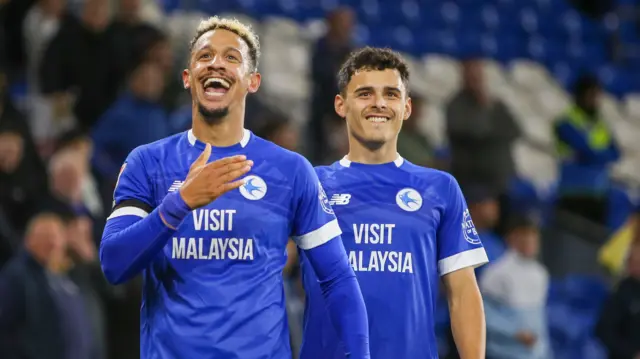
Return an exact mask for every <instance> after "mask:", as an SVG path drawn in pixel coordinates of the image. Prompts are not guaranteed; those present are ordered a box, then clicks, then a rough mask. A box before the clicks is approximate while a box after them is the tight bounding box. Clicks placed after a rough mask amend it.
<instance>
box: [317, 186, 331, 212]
mask: <svg viewBox="0 0 640 359" xmlns="http://www.w3.org/2000/svg"><path fill="white" fill-rule="evenodd" d="M318 200H319V201H320V206H322V210H323V211H325V212H326V213H328V214H333V208H331V204H330V203H329V197H327V194H326V193H325V192H324V188H322V184H321V183H320V182H318Z"/></svg>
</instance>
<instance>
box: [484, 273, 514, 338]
mask: <svg viewBox="0 0 640 359" xmlns="http://www.w3.org/2000/svg"><path fill="white" fill-rule="evenodd" d="M480 288H481V290H482V294H483V296H484V309H485V315H486V318H487V333H488V334H490V335H492V336H497V337H500V338H509V339H514V338H515V336H516V334H517V332H518V328H516V327H515V326H514V324H515V323H514V322H513V321H512V320H511V318H510V317H509V316H508V315H506V313H505V311H504V310H503V307H502V305H501V304H500V303H499V301H500V298H504V296H505V295H504V294H503V293H504V291H505V286H504V282H503V281H502V280H501V278H500V275H499V272H498V271H497V267H496V266H495V265H494V266H492V267H489V268H488V269H487V270H486V271H485V272H484V273H483V275H482V277H481V278H480Z"/></svg>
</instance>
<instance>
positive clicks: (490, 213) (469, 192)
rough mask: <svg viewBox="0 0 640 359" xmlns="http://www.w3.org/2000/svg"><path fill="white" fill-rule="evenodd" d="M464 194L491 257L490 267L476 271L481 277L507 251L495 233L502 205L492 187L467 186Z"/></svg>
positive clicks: (483, 243) (488, 255)
mask: <svg viewBox="0 0 640 359" xmlns="http://www.w3.org/2000/svg"><path fill="white" fill-rule="evenodd" d="M463 192H464V195H465V197H466V198H467V202H468V203H469V212H470V214H471V218H473V223H474V224H475V227H476V230H477V231H478V235H479V236H480V238H481V239H482V245H483V246H484V249H485V251H486V252H487V257H489V265H487V266H483V267H480V268H477V269H476V274H478V275H480V274H481V273H482V272H483V271H484V270H485V269H486V268H488V267H489V266H491V265H492V263H493V262H494V261H495V260H497V259H498V258H500V256H502V254H503V253H504V250H505V246H504V241H503V240H502V238H501V237H500V236H498V235H497V234H496V233H495V231H494V228H495V226H496V223H498V220H499V219H500V204H499V203H498V199H497V195H496V194H495V193H494V192H493V191H492V189H491V188H490V187H486V186H483V185H479V184H472V185H467V186H465V187H464V188H463Z"/></svg>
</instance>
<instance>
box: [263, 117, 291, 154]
mask: <svg viewBox="0 0 640 359" xmlns="http://www.w3.org/2000/svg"><path fill="white" fill-rule="evenodd" d="M260 135H261V136H262V137H263V138H265V139H267V140H269V141H271V142H273V143H275V144H276V145H278V146H280V147H282V148H286V149H288V150H290V151H297V150H298V147H299V146H298V130H297V129H296V127H295V125H294V124H292V123H291V121H290V120H289V119H286V118H285V119H272V120H267V123H266V124H265V125H264V126H263V127H262V129H261V131H260Z"/></svg>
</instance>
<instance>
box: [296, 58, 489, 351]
mask: <svg viewBox="0 0 640 359" xmlns="http://www.w3.org/2000/svg"><path fill="white" fill-rule="evenodd" d="M408 81H409V72H408V70H407V65H406V64H405V63H404V61H403V60H402V59H401V58H400V56H399V55H397V54H396V53H394V52H392V51H391V50H387V49H376V48H364V49H362V50H359V51H357V52H354V53H353V54H352V55H351V56H350V57H349V58H348V59H347V61H346V62H345V64H344V65H343V67H342V69H341V70H340V72H339V74H338V83H339V88H340V93H339V94H338V95H337V96H336V98H335V109H336V112H337V113H338V114H339V115H340V116H341V117H343V118H345V119H346V122H347V131H348V136H349V153H348V154H347V155H346V156H345V157H344V158H343V159H342V160H340V161H339V162H336V163H334V164H333V165H331V166H328V167H318V168H316V171H317V173H318V176H319V177H320V180H321V182H322V184H323V186H324V188H325V189H326V191H327V194H328V196H329V198H330V202H331V204H332V207H333V209H334V211H335V213H336V216H337V218H338V222H339V223H340V227H341V228H342V230H343V235H342V240H343V241H344V245H345V248H346V249H347V251H348V256H349V261H350V263H351V266H352V267H353V269H354V270H355V271H356V274H357V277H358V281H359V283H360V287H361V289H362V293H363V296H364V299H365V303H366V305H367V312H368V316H369V328H370V334H369V339H370V342H371V358H374V359H389V358H393V359H427V358H428V359H436V358H438V350H437V346H436V338H435V333H434V309H435V304H436V298H437V296H438V287H439V284H440V279H441V278H442V280H443V282H444V285H445V288H446V291H447V295H448V300H449V308H450V312H451V321H452V328H453V334H454V337H455V341H456V344H457V347H458V350H459V353H460V355H461V358H462V359H481V358H484V347H485V323H484V314H483V313H484V312H483V305H482V298H481V296H480V292H479V290H478V286H477V283H476V278H475V275H474V270H473V269H474V267H476V266H479V265H481V264H483V263H486V262H487V261H488V260H487V255H486V253H485V251H484V248H483V247H482V244H481V242H480V239H479V238H478V234H477V232H476V230H475V228H474V226H473V222H472V220H471V216H470V215H469V210H468V209H467V205H466V203H465V199H464V197H463V195H462V193H461V191H460V188H459V186H458V183H457V182H456V180H455V179H454V178H453V177H452V176H451V175H449V174H447V173H445V172H441V171H437V170H434V169H429V168H423V167H419V166H416V165H414V164H412V163H410V162H408V161H406V160H404V159H403V158H402V157H400V156H399V155H398V153H397V139H398V133H399V132H400V129H401V127H402V123H403V122H404V121H405V120H407V119H408V118H409V116H410V115H411V98H410V97H409V94H408V93H407V83H408ZM301 257H302V258H303V262H302V266H303V276H304V285H305V289H306V290H307V302H306V308H305V321H304V339H303V344H302V350H301V358H304V359H315V358H317V359H334V358H335V359H337V358H344V355H343V354H342V352H343V351H344V349H343V345H344V343H342V342H341V339H340V337H339V336H337V335H336V332H335V330H334V329H333V327H332V326H331V319H330V317H329V316H328V315H327V313H326V311H325V310H323V303H324V299H323V297H322V295H321V293H322V290H321V288H320V287H319V286H318V285H317V278H316V277H315V275H314V273H313V271H312V270H311V268H310V266H309V263H310V262H309V261H308V259H309V258H305V257H306V256H305V255H304V253H303V254H301Z"/></svg>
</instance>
